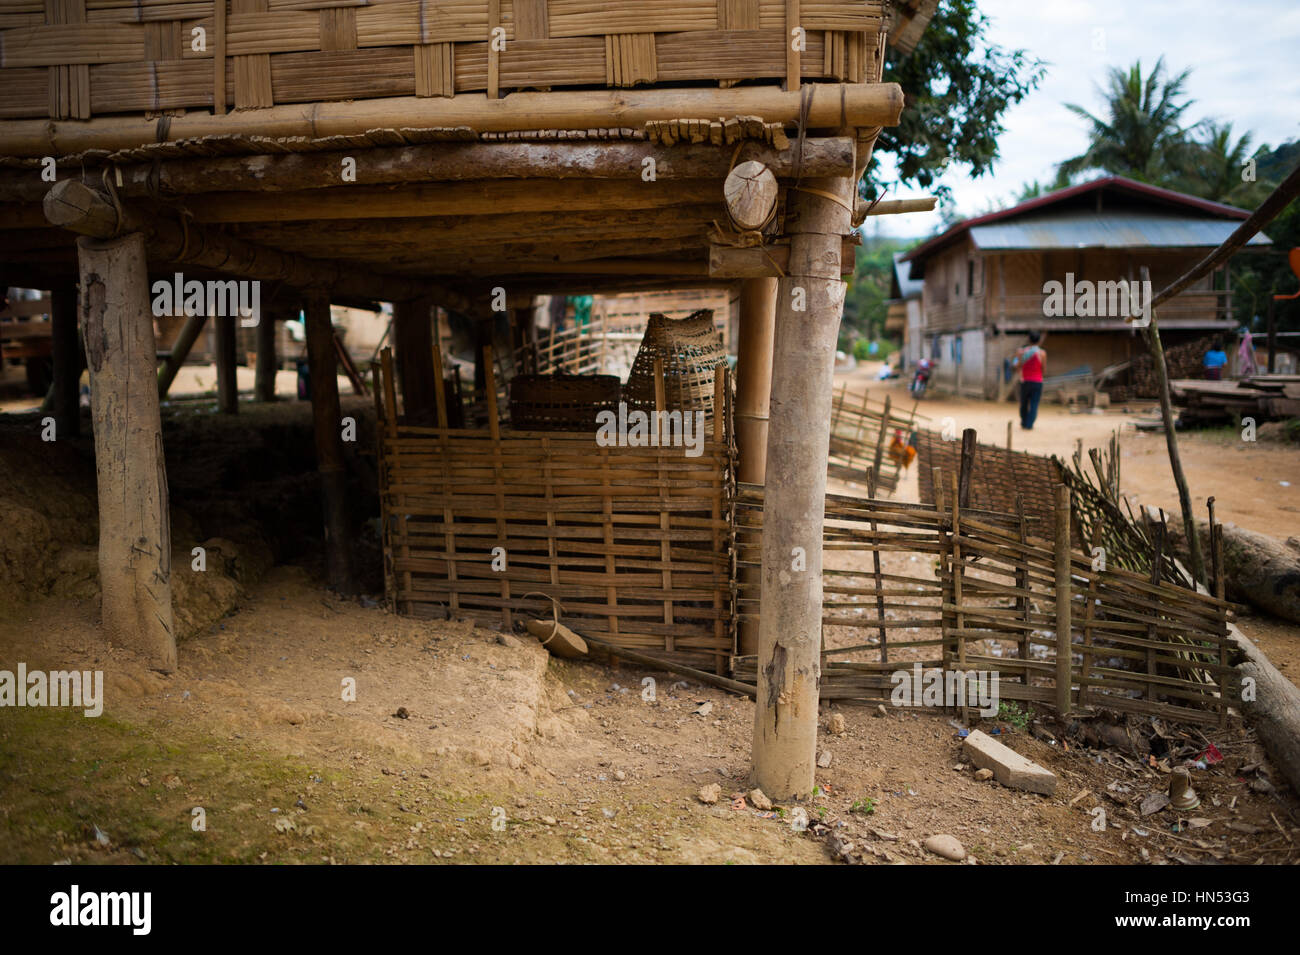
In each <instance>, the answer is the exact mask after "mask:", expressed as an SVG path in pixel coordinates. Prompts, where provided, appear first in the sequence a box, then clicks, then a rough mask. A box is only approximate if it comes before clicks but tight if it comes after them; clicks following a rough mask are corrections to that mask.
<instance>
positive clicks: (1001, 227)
mask: <svg viewBox="0 0 1300 955" xmlns="http://www.w3.org/2000/svg"><path fill="white" fill-rule="evenodd" d="M1240 225H1241V223H1240V222H1234V221H1232V220H1226V219H1207V218H1202V217H1195V218H1194V217H1190V216H1167V215H1158V214H1155V213H1143V212H1120V211H1113V212H1112V211H1106V212H1101V213H1095V212H1076V213H1069V214H1064V215H1062V214H1056V215H1046V216H1021V217H1019V218H1017V219H1015V220H1012V221H1009V222H1008V221H1004V222H991V223H989V224H987V225H977V226H972V227H971V230H970V235H971V239H972V240H974V242H975V245H976V246H978V247H979V248H981V249H988V250H994V249H997V250H1016V249H1141V248H1192V249H1199V248H1204V249H1213V248H1217V247H1218V246H1219V245H1221V244H1222V243H1223V242H1224V241H1226V240H1227V238H1228V237H1229V236H1230V235H1232V233H1233V232H1235V231H1236V230H1237V228H1238V227H1239V226H1240ZM1248 244H1249V245H1269V244H1270V240H1269V239H1268V237H1267V236H1265V235H1263V234H1262V233H1261V234H1260V235H1257V236H1255V237H1254V238H1253V239H1251V240H1250V242H1249V243H1248Z"/></svg>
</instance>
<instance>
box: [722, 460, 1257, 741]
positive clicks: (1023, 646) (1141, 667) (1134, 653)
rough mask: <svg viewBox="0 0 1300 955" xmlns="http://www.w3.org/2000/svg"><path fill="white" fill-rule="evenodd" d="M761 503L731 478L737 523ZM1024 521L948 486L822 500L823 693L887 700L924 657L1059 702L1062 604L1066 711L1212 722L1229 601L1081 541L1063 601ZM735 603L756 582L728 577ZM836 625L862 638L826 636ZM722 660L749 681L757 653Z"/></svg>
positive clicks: (926, 665)
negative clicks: (898, 566) (840, 565)
mask: <svg viewBox="0 0 1300 955" xmlns="http://www.w3.org/2000/svg"><path fill="white" fill-rule="evenodd" d="M954 477H955V475H954ZM761 501H762V494H761V490H760V489H757V488H751V487H748V486H742V487H741V488H740V489H739V491H738V496H737V512H738V515H740V516H739V517H738V525H739V524H740V521H741V518H746V517H747V521H748V522H750V523H752V522H754V521H756V520H760V519H761V518H759V517H757V516H752V515H751V516H746V515H745V512H746V511H752V510H755V509H761ZM1049 526H1050V525H1049ZM1030 527H1031V525H1030V523H1029V521H1028V520H1027V519H1026V518H1025V516H1024V515H1023V514H1020V515H1012V514H1005V513H999V512H990V511H984V510H979V509H974V508H970V509H962V508H960V507H959V506H958V504H957V502H956V501H955V494H954V493H951V492H950V493H949V494H948V495H947V496H946V506H935V505H923V504H921V505H917V504H899V503H897V502H891V501H885V500H866V499H856V498H842V497H835V496H832V497H828V499H827V524H826V534H825V546H826V551H827V557H826V563H827V569H826V571H825V581H826V583H825V603H824V607H825V612H824V615H823V663H822V697H823V699H852V700H862V701H869V702H883V701H887V700H889V698H890V695H891V693H892V691H893V688H894V686H895V681H894V679H893V678H892V677H893V675H894V674H896V673H898V672H900V671H903V672H910V670H911V668H912V667H913V666H916V665H920V666H921V667H922V668H923V669H926V670H930V669H938V670H940V671H941V672H944V673H971V672H976V671H988V672H990V673H994V674H997V677H998V688H999V697H1000V698H1001V699H1009V700H1025V701H1032V702H1034V703H1037V704H1040V705H1044V706H1046V707H1048V708H1057V707H1059V706H1060V701H1061V688H1060V687H1058V685H1057V673H1058V669H1057V653H1058V652H1059V648H1060V646H1061V644H1060V642H1059V639H1058V632H1057V631H1058V620H1059V616H1058V615H1059V614H1060V613H1061V612H1062V609H1063V607H1065V606H1067V605H1068V607H1069V612H1070V621H1071V622H1070V630H1069V634H1070V641H1069V653H1070V668H1069V672H1070V687H1069V689H1068V694H1069V701H1070V702H1069V705H1070V707H1071V708H1072V709H1079V708H1085V709H1086V708H1106V709H1111V710H1115V711H1119V712H1124V713H1134V714H1141V715H1151V716H1162V717H1167V718H1170V719H1175V720H1179V721H1181V722H1184V723H1202V724H1217V723H1221V722H1222V720H1223V719H1225V718H1226V714H1227V705H1226V701H1227V700H1228V699H1229V697H1230V692H1231V683H1230V681H1231V679H1232V677H1233V673H1234V671H1233V669H1232V668H1231V667H1230V666H1229V665H1228V650H1229V645H1228V638H1227V623H1226V619H1227V618H1226V612H1227V607H1228V605H1227V603H1226V602H1225V601H1224V600H1223V599H1222V598H1221V597H1219V598H1216V597H1211V596H1209V595H1206V594H1202V593H1197V592H1195V591H1192V590H1189V589H1187V588H1185V587H1180V586H1178V585H1176V584H1171V583H1168V582H1163V581H1161V582H1157V581H1153V579H1152V577H1151V576H1150V575H1143V574H1138V573H1135V572H1133V571H1129V570H1124V569H1122V568H1118V567H1114V566H1107V567H1106V568H1105V569H1097V568H1094V560H1093V558H1092V557H1091V556H1090V555H1085V554H1082V553H1079V552H1077V551H1072V552H1071V553H1070V555H1069V569H1070V586H1069V588H1068V593H1067V594H1064V595H1060V596H1064V598H1065V601H1066V602H1068V603H1066V602H1060V601H1059V596H1058V591H1057V589H1056V576H1055V566H1056V556H1057V555H1056V545H1055V543H1054V542H1052V541H1050V540H1043V539H1042V538H1040V537H1036V536H1031V530H1030ZM954 528H956V530H954ZM737 531H738V535H737V542H736V556H737V561H738V562H739V563H740V564H741V565H744V564H753V563H755V562H756V561H757V560H758V554H759V548H760V546H761V530H760V529H757V528H752V527H749V526H745V527H743V528H742V527H739V526H738V528H737ZM888 553H906V554H910V555H911V556H912V557H917V556H918V555H919V556H921V557H923V558H924V559H925V560H930V559H933V560H934V563H933V564H932V565H929V566H925V565H922V566H923V568H924V569H923V570H916V569H913V570H911V571H909V572H908V573H906V574H900V573H897V572H894V573H888V572H882V571H881V570H880V569H878V568H879V565H875V566H874V567H869V568H868V567H866V563H867V559H868V558H872V559H873V560H874V558H875V557H877V556H878V555H881V554H888ZM844 554H852V555H856V556H857V557H858V558H860V560H859V561H858V562H857V565H856V566H857V567H858V568H860V569H852V570H845V569H835V564H836V561H835V557H836V556H837V555H844ZM909 566H911V567H913V568H914V567H915V566H916V565H915V564H911V565H909ZM862 568H865V569H862ZM736 606H737V612H738V616H739V617H740V618H742V619H743V618H745V617H752V616H753V615H755V614H756V613H757V611H758V606H759V593H758V583H757V582H751V581H746V580H744V579H743V578H741V577H740V575H737V600H736ZM837 631H838V632H839V633H843V632H845V631H847V632H848V633H849V634H850V635H852V634H853V633H859V634H862V636H861V637H860V638H857V639H854V638H852V637H851V636H850V638H848V639H845V638H843V637H838V638H836V639H832V635H834V634H836V633H837ZM900 631H901V636H902V639H899V638H898V636H899V635H900ZM734 669H735V676H736V678H737V679H740V680H744V681H747V682H753V681H754V680H755V678H756V672H755V671H756V661H755V658H753V657H737V658H736V660H735V661H734Z"/></svg>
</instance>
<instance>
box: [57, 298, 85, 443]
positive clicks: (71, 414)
mask: <svg viewBox="0 0 1300 955" xmlns="http://www.w3.org/2000/svg"><path fill="white" fill-rule="evenodd" d="M50 323H51V325H52V327H51V329H50V333H51V338H52V339H53V340H52V342H51V345H52V346H53V348H54V384H53V395H54V403H53V409H52V410H53V412H54V426H55V434H56V436H57V437H59V438H75V437H76V436H77V435H78V434H80V433H81V408H80V405H79V404H78V398H79V395H78V393H79V391H80V389H79V388H78V381H79V379H80V378H81V369H82V368H83V367H85V363H86V362H85V356H84V355H83V354H82V351H81V340H80V339H79V338H78V336H77V286H76V285H74V284H73V283H71V282H67V283H63V284H60V285H56V286H55V287H54V288H52V289H50Z"/></svg>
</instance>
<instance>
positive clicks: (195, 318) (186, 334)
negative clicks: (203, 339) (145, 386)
mask: <svg viewBox="0 0 1300 955" xmlns="http://www.w3.org/2000/svg"><path fill="white" fill-rule="evenodd" d="M207 320H208V316H207V313H206V312H203V311H200V312H199V314H197V315H191V316H189V317H188V318H187V319H185V324H184V325H182V326H181V333H180V334H179V335H177V336H176V341H175V343H174V344H173V345H172V353H171V354H170V355H168V356H167V360H166V361H165V362H163V365H162V367H161V368H159V369H158V397H159V399H162V398H166V397H167V392H168V391H169V390H170V389H171V386H172V382H173V381H175V380H176V373H177V372H178V371H180V370H181V366H182V365H183V364H185V359H186V358H188V357H189V355H190V349H191V348H193V347H194V343H195V342H196V341H198V340H199V333H200V332H202V331H203V326H204V324H206V323H207Z"/></svg>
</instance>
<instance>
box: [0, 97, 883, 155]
mask: <svg viewBox="0 0 1300 955" xmlns="http://www.w3.org/2000/svg"><path fill="white" fill-rule="evenodd" d="M810 88H811V89H812V91H813V93H812V96H811V100H810V103H809V107H808V113H807V126H808V128H810V129H832V128H838V127H839V126H840V125H841V123H842V122H843V123H844V124H846V125H848V126H851V127H860V128H868V127H872V126H895V125H897V124H898V120H899V117H900V116H901V115H902V112H903V105H904V103H903V91H902V88H901V87H900V86H898V84H896V83H848V84H841V83H816V84H811V85H810ZM800 96H801V92H800V91H799V90H798V89H795V90H792V91H791V90H781V89H778V88H777V87H775V86H736V87H732V88H731V89H708V88H702V87H701V88H693V89H618V90H574V91H568V90H553V91H550V92H545V93H512V94H510V95H509V96H507V97H505V98H504V99H498V100H490V99H488V97H487V96H485V95H483V94H476V93H460V94H457V95H456V96H454V97H416V96H395V97H389V98H384V99H368V100H347V101H337V102H316V103H303V104H293V105H280V106H270V107H267V108H265V109H253V110H236V111H235V112H233V113H228V114H226V115H222V116H212V115H208V114H204V113H200V112H191V113H186V114H185V115H183V116H174V117H170V118H169V119H170V122H169V123H168V124H167V125H166V127H165V128H164V127H162V126H160V125H159V124H158V122H157V121H155V120H153V119H146V118H144V117H143V116H138V117H137V116H133V117H129V118H121V117H101V118H98V119H90V120H82V121H76V122H73V121H57V120H48V119H31V120H8V121H6V122H5V123H4V124H3V125H0V155H5V156H33V157H38V158H39V157H42V156H56V157H58V156H68V155H71V154H74V153H80V152H83V151H85V150H89V149H104V150H108V151H116V150H119V149H134V148H136V147H138V146H144V145H147V144H149V143H154V142H177V141H179V140H183V139H196V138H200V137H203V136H232V135H239V136H268V137H272V138H286V137H299V136H300V137H304V138H308V139H323V138H326V137H329V136H360V135H364V134H365V133H366V132H368V131H370V130H374V129H403V128H410V129H443V128H454V127H458V126H466V127H469V128H470V129H473V130H475V131H477V132H480V133H489V132H512V131H516V130H527V129H593V128H609V127H615V128H627V127H630V128H633V129H639V128H641V127H643V126H645V124H646V123H648V122H651V121H653V120H672V119H681V118H682V117H691V116H709V117H716V116H724V117H733V116H762V117H763V119H764V120H765V121H766V122H769V123H794V122H797V121H798V120H799V115H800Z"/></svg>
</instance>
